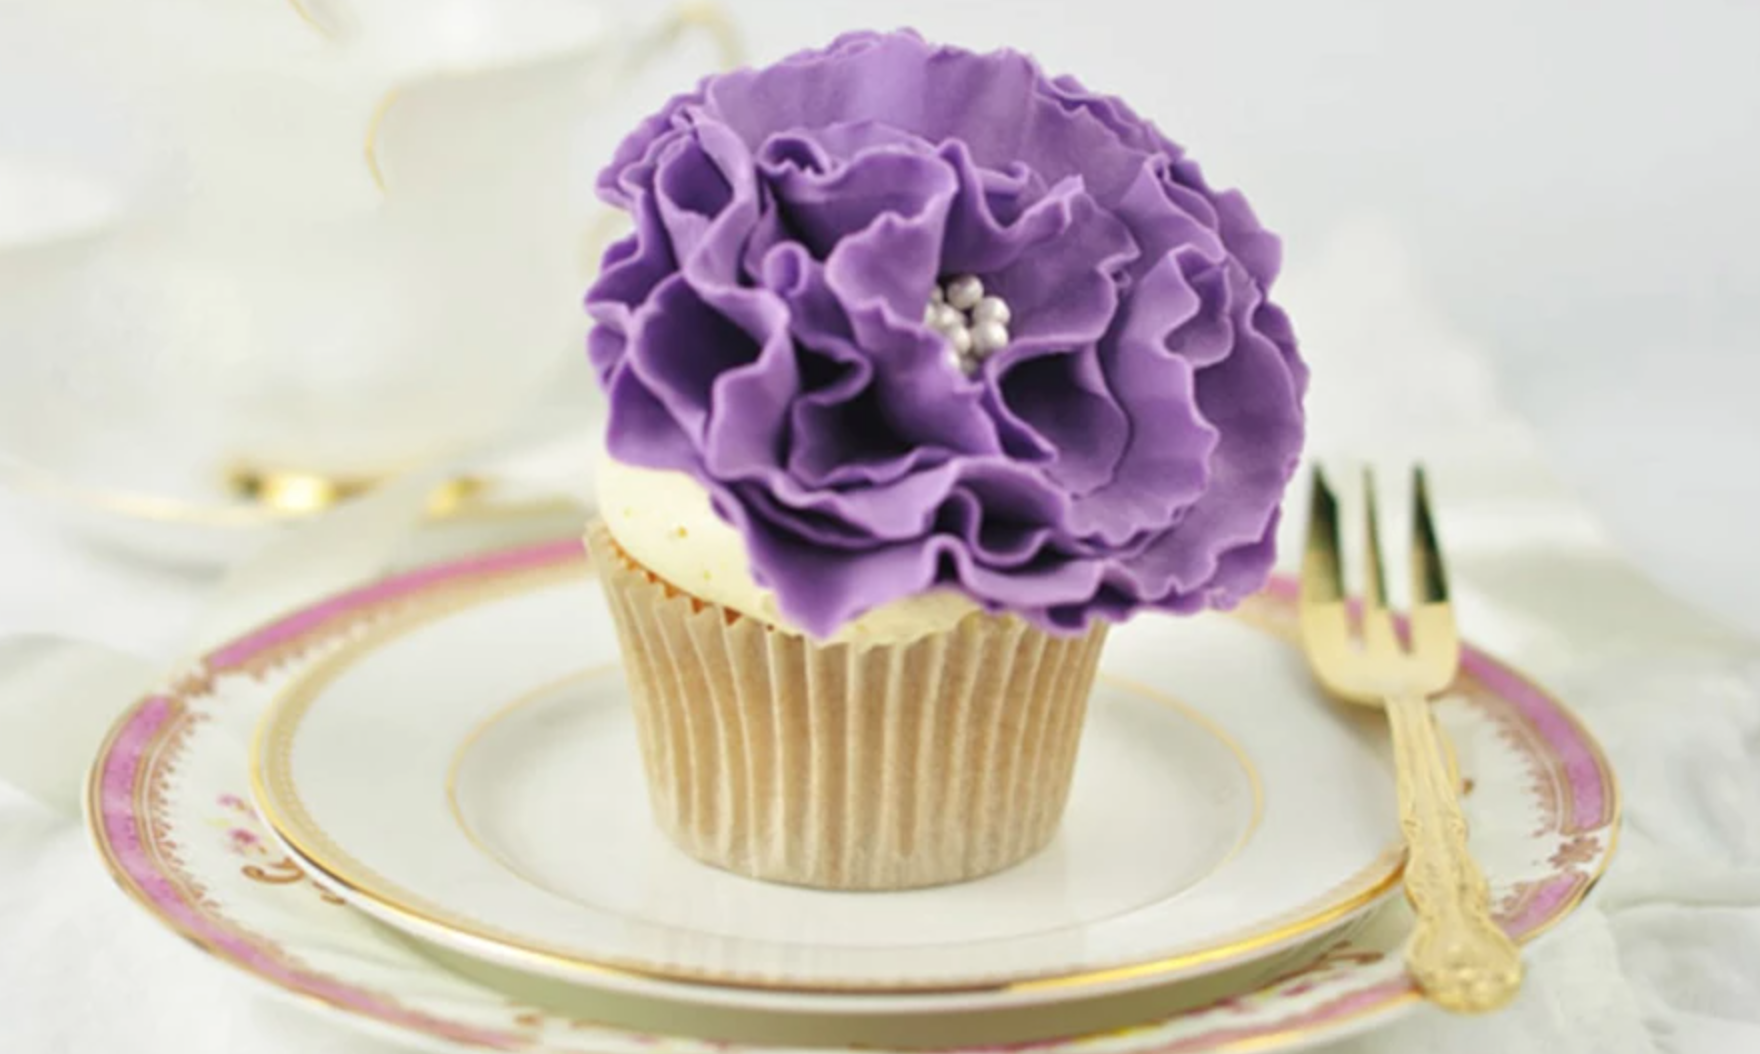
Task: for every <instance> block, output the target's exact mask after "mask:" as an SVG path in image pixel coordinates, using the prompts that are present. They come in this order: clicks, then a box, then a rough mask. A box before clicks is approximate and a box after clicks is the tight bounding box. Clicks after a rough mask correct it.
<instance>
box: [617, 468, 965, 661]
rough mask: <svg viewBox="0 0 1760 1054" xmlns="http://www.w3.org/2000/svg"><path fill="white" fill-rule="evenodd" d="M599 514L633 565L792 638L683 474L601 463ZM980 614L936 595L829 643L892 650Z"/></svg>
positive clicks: (956, 598) (945, 594)
mask: <svg viewBox="0 0 1760 1054" xmlns="http://www.w3.org/2000/svg"><path fill="white" fill-rule="evenodd" d="M597 480H598V488H599V514H600V515H601V516H602V517H604V519H605V526H606V528H607V529H608V530H609V531H610V532H611V537H612V538H613V539H615V540H616V542H617V546H618V548H620V549H622V550H623V551H624V552H625V553H627V554H628V555H629V556H630V558H631V559H633V560H635V561H636V562H637V563H639V564H641V565H642V566H643V567H645V568H647V569H648V570H649V571H651V572H653V573H654V574H655V575H658V576H659V577H660V578H662V579H664V580H666V581H667V582H669V583H671V584H672V585H673V586H674V587H676V588H678V589H680V590H683V591H684V592H687V593H690V594H692V595H693V596H696V597H698V598H699V599H702V600H706V601H709V602H710V603H713V604H719V605H720V606H722V607H725V608H731V609H733V610H734V611H738V612H739V613H741V614H743V615H746V616H749V617H751V618H755V619H758V620H760V621H763V622H767V623H769V624H770V625H773V626H779V627H781V628H783V629H786V630H789V631H790V632H793V633H802V632H803V631H802V630H800V629H798V628H797V627H795V626H793V625H791V624H790V623H789V622H788V620H787V619H785V618H784V617H783V616H782V613H781V612H780V611H779V610H778V609H777V606H776V597H775V595H774V594H772V593H771V592H770V591H769V590H768V589H765V588H764V587H763V586H760V585H759V584H758V583H757V582H755V581H753V580H752V574H751V570H750V566H751V564H750V561H749V558H748V557H747V555H746V545H745V540H744V539H743V538H741V537H740V535H739V532H738V531H736V530H734V529H733V528H732V527H731V526H729V525H728V524H727V523H726V522H725V521H723V520H722V519H721V517H719V516H717V515H715V510H714V509H713V508H712V507H711V506H710V504H709V492H708V491H706V490H704V489H703V486H702V485H701V484H700V483H698V482H697V481H696V480H694V479H692V478H691V477H689V476H687V475H685V474H684V473H682V472H662V471H658V470H655V469H646V468H633V467H631V466H629V465H625V464H623V463H622V462H619V461H616V460H614V459H612V458H611V457H608V456H607V457H602V458H601V459H600V463H599V467H598V473H597ZM976 610H978V605H977V604H975V603H973V602H972V600H971V598H969V597H967V596H966V595H965V594H963V593H959V592H956V591H954V590H951V589H937V590H934V591H931V592H928V593H923V594H920V595H918V596H913V597H906V598H904V599H903V600H895V601H893V602H892V603H890V604H885V605H883V606H881V607H878V608H875V609H874V610H872V611H869V612H867V613H866V614H864V615H861V616H860V617H858V618H856V619H853V620H852V621H850V622H847V623H845V624H844V625H843V627H842V628H841V629H839V630H838V631H837V633H836V635H834V636H833V637H832V638H831V639H830V641H829V643H844V642H847V643H858V642H859V643H869V644H894V643H903V642H906V641H911V640H916V639H917V638H919V637H924V636H927V635H929V634H931V633H939V632H941V631H943V630H947V629H951V628H952V627H953V625H954V624H955V623H957V622H958V621H959V620H960V619H962V618H964V617H966V616H967V615H969V614H971V613H972V612H974V611H976Z"/></svg>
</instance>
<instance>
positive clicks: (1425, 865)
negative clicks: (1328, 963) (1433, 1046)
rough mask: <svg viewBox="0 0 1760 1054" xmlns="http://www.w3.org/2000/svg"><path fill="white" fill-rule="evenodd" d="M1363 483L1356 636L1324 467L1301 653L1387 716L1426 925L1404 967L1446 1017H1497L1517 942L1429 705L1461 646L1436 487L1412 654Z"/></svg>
mask: <svg viewBox="0 0 1760 1054" xmlns="http://www.w3.org/2000/svg"><path fill="white" fill-rule="evenodd" d="M1363 480H1364V490H1365V493H1366V503H1367V523H1368V530H1367V532H1366V533H1367V538H1366V539H1365V543H1366V544H1365V546H1364V556H1363V563H1364V568H1365V576H1364V577H1365V584H1364V590H1363V604H1362V611H1361V617H1360V622H1361V630H1360V635H1359V633H1358V632H1356V631H1354V630H1353V628H1352V625H1351V615H1350V610H1349V606H1348V605H1347V603H1346V600H1345V588H1344V569H1343V565H1342V563H1341V561H1340V556H1339V544H1338V500H1337V498H1335V497H1334V496H1333V493H1332V488H1331V487H1330V486H1328V485H1327V483H1326V477H1325V475H1324V474H1323V473H1322V472H1321V471H1320V469H1319V468H1318V467H1316V468H1315V470H1314V497H1313V503H1312V505H1311V506H1310V508H1309V519H1308V544H1307V550H1306V552H1305V553H1304V554H1303V559H1302V600H1301V625H1302V647H1303V650H1304V651H1305V652H1306V653H1307V656H1308V664H1309V666H1310V667H1312V668H1313V671H1314V675H1315V677H1316V678H1318V679H1319V681H1320V683H1321V685H1322V686H1324V687H1325V688H1326V690H1327V691H1329V692H1330V693H1332V694H1333V695H1336V696H1338V697H1339V698H1341V699H1345V700H1348V701H1349V702H1352V703H1359V704H1362V705H1365V706H1376V707H1381V708H1383V709H1384V710H1385V711H1386V713H1387V721H1388V725H1389V726H1390V727H1391V729H1392V733H1393V756H1394V767H1395V776H1396V779H1397V781H1398V786H1399V817H1400V829H1401V830H1402V832H1403V833H1404V835H1405V840H1406V848H1407V851H1408V854H1409V855H1408V859H1407V864H1406V878H1405V886H1406V897H1407V899H1409V900H1410V901H1411V903H1412V908H1413V910H1414V911H1415V912H1416V914H1417V918H1418V921H1417V926H1416V928H1415V929H1414V931H1413V933H1412V937H1411V941H1410V943H1408V944H1407V945H1406V968H1407V969H1408V970H1410V971H1411V974H1412V977H1413V979H1414V980H1416V981H1417V982H1418V986H1419V987H1420V988H1422V989H1423V990H1424V993H1425V995H1426V996H1428V997H1429V999H1430V1000H1431V1001H1432V1002H1434V1003H1436V1004H1437V1005H1438V1006H1441V1007H1443V1008H1444V1009H1447V1010H1452V1011H1456V1012H1461V1013H1476V1012H1481V1011H1486V1010H1495V1009H1497V1008H1498V1007H1500V1006H1503V1005H1504V1004H1506V1003H1508V1002H1509V1001H1510V1000H1511V999H1512V998H1514V997H1515V994H1516V990H1517V989H1518V988H1519V987H1520V986H1521V983H1522V959H1521V952H1520V951H1519V950H1518V949H1517V948H1516V945H1515V942H1513V941H1511V940H1510V939H1509V937H1508V936H1506V935H1505V934H1504V932H1503V931H1502V930H1500V929H1498V927H1497V925H1496V923H1494V922H1492V921H1491V907H1490V900H1491V896H1490V891H1489V889H1488V888H1487V886H1486V884H1485V875H1484V873H1483V872H1481V871H1480V870H1479V866H1478V864H1476V863H1474V862H1473V858H1472V855H1471V854H1470V853H1469V852H1468V850H1467V821H1466V818H1465V817H1464V816H1463V815H1462V814H1461V806H1460V801H1459V799H1458V798H1457V797H1456V796H1455V781H1454V779H1453V778H1452V777H1451V776H1450V775H1449V767H1450V766H1449V763H1448V760H1447V759H1446V758H1445V755H1444V750H1443V746H1442V738H1441V735H1440V733H1439V732H1438V731H1437V728H1436V723H1435V721H1434V720H1433V719H1432V717H1431V713H1430V706H1429V702H1428V699H1429V697H1430V696H1432V695H1435V694H1436V693H1438V692H1441V691H1444V690H1445V689H1447V688H1448V686H1449V685H1450V684H1451V683H1453V681H1454V678H1455V672H1456V670H1457V668H1458V667H1459V666H1460V637H1459V635H1458V633H1457V632H1456V629H1455V620H1454V612H1453V609H1452V608H1451V607H1450V606H1449V602H1448V580H1447V577H1446V575H1445V574H1444V572H1443V568H1442V553H1441V550H1440V549H1438V547H1437V544H1436V528H1435V524H1434V522H1433V520H1432V518H1431V514H1430V495H1429V488H1428V486H1427V484H1426V482H1425V479H1424V470H1423V469H1422V468H1419V469H1416V470H1415V471H1414V472H1413V494H1412V564H1411V567H1412V610H1411V615H1410V617H1409V619H1408V620H1407V629H1408V632H1407V634H1406V637H1407V639H1408V640H1409V644H1407V643H1405V642H1403V641H1402V639H1401V636H1400V634H1399V632H1398V631H1397V630H1396V629H1395V627H1394V619H1393V615H1392V614H1391V613H1390V612H1389V611H1388V608H1387V591H1386V588H1385V581H1384V578H1383V574H1382V569H1381V567H1382V565H1381V541H1380V538H1379V535H1378V531H1377V529H1376V510H1375V481H1374V477H1373V476H1372V475H1371V474H1370V473H1367V472H1365V473H1364V477H1363Z"/></svg>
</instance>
